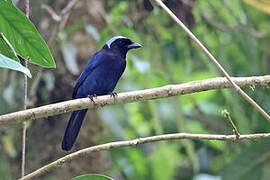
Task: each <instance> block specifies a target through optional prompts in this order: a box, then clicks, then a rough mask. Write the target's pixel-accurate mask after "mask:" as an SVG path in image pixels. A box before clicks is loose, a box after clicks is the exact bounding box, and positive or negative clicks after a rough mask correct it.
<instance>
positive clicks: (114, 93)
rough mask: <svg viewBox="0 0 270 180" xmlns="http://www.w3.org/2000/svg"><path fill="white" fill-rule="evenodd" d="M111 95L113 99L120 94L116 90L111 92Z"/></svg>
mask: <svg viewBox="0 0 270 180" xmlns="http://www.w3.org/2000/svg"><path fill="white" fill-rule="evenodd" d="M110 96H111V97H113V99H115V97H116V96H118V94H117V93H116V92H110Z"/></svg>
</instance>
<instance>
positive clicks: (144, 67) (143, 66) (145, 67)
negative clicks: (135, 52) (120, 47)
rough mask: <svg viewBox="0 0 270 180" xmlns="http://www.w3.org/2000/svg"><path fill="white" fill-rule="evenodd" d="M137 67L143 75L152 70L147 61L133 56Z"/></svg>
mask: <svg viewBox="0 0 270 180" xmlns="http://www.w3.org/2000/svg"><path fill="white" fill-rule="evenodd" d="M132 60H133V62H134V64H135V67H136V68H137V69H138V71H140V72H141V73H142V74H144V73H146V72H148V71H149V70H150V64H149V62H147V61H143V60H141V59H139V58H138V57H137V56H133V58H132Z"/></svg>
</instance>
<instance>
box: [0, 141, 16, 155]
mask: <svg viewBox="0 0 270 180" xmlns="http://www.w3.org/2000/svg"><path fill="white" fill-rule="evenodd" d="M2 141H3V147H4V149H5V150H6V152H7V153H8V155H9V156H10V157H12V158H14V157H15V156H16V155H17V152H16V148H15V147H14V144H13V143H14V142H13V139H12V136H5V137H4V138H3V139H2Z"/></svg>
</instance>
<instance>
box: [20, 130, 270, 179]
mask: <svg viewBox="0 0 270 180" xmlns="http://www.w3.org/2000/svg"><path fill="white" fill-rule="evenodd" d="M260 138H270V133H265V134H248V135H240V136H239V137H238V138H237V137H236V135H209V134H189V133H176V134H165V135H158V136H152V137H145V138H138V139H134V140H130V141H119V142H111V143H107V144H101V145H97V146H93V147H89V148H86V149H82V150H80V151H77V152H74V153H71V154H69V155H66V156H64V157H62V158H60V159H58V160H56V161H54V162H52V163H50V164H47V165H46V166H43V167H42V168H40V169H38V170H36V171H34V172H32V173H30V174H28V175H26V176H24V177H22V178H21V179H20V180H27V179H33V178H36V177H38V176H41V175H43V174H46V173H48V172H49V171H51V170H53V169H55V168H60V167H62V166H63V164H65V163H66V162H70V161H72V160H74V159H76V158H79V157H85V156H86V155H87V154H90V153H92V152H96V151H102V150H109V149H114V148H119V147H128V146H137V145H138V144H144V143H149V142H155V141H165V140H176V139H200V140H202V139H205V140H221V141H229V140H239V139H260Z"/></svg>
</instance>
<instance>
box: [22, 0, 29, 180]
mask: <svg viewBox="0 0 270 180" xmlns="http://www.w3.org/2000/svg"><path fill="white" fill-rule="evenodd" d="M25 15H26V17H28V18H29V15H30V0H26V1H25ZM25 67H26V68H27V67H28V61H25ZM27 81H28V78H27V75H24V107H23V109H24V110H26V108H27V84H28V82H27ZM25 147H26V121H24V122H23V127H22V167H21V168H22V169H21V176H22V177H23V176H24V173H25V149H26V148H25Z"/></svg>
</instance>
